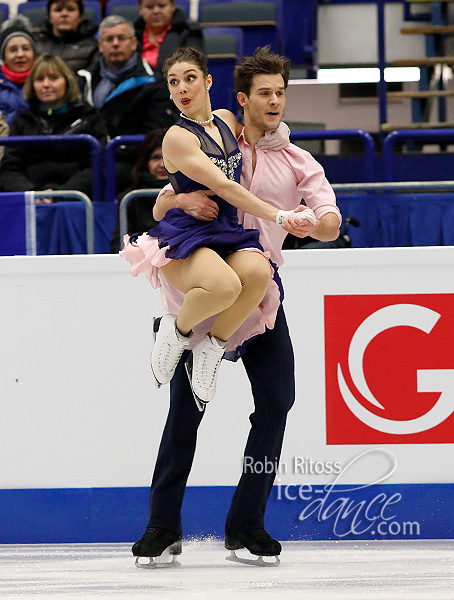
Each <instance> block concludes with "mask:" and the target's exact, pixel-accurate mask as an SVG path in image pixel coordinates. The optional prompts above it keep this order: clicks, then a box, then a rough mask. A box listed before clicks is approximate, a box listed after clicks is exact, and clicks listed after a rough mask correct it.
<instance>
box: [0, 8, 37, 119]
mask: <svg viewBox="0 0 454 600" xmlns="http://www.w3.org/2000/svg"><path fill="white" fill-rule="evenodd" d="M0 54H1V58H2V62H3V64H2V66H1V67H0V112H1V113H2V115H3V116H4V117H5V119H6V123H7V124H8V125H10V124H11V122H12V120H13V119H14V117H15V116H16V114H17V113H18V112H20V111H22V110H25V109H26V108H27V107H28V104H27V102H26V100H25V99H24V95H23V87H24V83H25V81H26V79H27V77H28V75H29V73H30V71H31V68H32V66H33V64H34V62H35V58H36V48H35V42H34V40H33V37H32V33H31V24H30V21H29V20H28V19H27V17H24V16H21V15H19V16H17V17H15V18H14V19H10V20H8V21H5V23H4V24H3V26H2V34H1V41H0Z"/></svg>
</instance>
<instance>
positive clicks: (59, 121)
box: [0, 54, 107, 202]
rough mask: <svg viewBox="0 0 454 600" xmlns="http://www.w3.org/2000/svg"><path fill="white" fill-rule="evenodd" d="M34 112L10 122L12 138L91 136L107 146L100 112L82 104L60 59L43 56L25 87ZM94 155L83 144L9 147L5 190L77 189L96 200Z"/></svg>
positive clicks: (1, 176)
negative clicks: (93, 192) (92, 156)
mask: <svg viewBox="0 0 454 600" xmlns="http://www.w3.org/2000/svg"><path fill="white" fill-rule="evenodd" d="M24 97H25V99H26V100H27V102H28V103H29V108H28V109H26V110H24V111H22V112H20V113H18V114H17V115H16V117H15V118H14V119H13V122H12V123H11V127H10V131H9V134H10V136H20V135H54V134H55V135H69V134H76V133H77V134H80V133H87V134H90V135H92V136H93V137H95V138H97V139H98V140H99V141H100V142H101V144H103V145H105V143H106V138H107V131H106V128H105V125H104V122H103V119H102V117H101V116H100V114H99V113H98V112H97V111H96V110H95V109H94V108H93V107H92V106H90V105H88V104H86V103H84V102H82V100H81V97H80V90H79V87H78V85H77V80H76V77H75V75H74V73H73V72H72V71H71V69H70V68H69V67H68V65H67V64H66V63H65V62H64V61H63V60H62V59H61V58H60V57H59V56H54V55H52V54H43V55H42V56H40V57H39V58H38V59H37V61H36V63H35V64H34V66H33V68H32V70H31V73H30V75H29V77H28V79H27V81H26V82H25V85H24ZM91 181H92V171H91V162H90V152H88V151H87V147H86V146H85V145H81V144H74V145H72V144H71V145H69V144H68V143H66V144H58V143H55V144H52V145H46V146H45V149H44V147H43V145H42V144H38V143H37V144H36V145H35V144H33V145H20V144H17V145H16V144H15V145H14V146H8V147H7V148H6V149H5V155H4V157H3V159H2V161H1V163H0V182H1V187H2V191H4V192H25V191H43V190H44V191H54V190H78V191H81V192H84V193H85V194H87V195H88V196H91V192H92V189H91ZM40 201H41V202H52V199H51V198H46V199H45V200H40Z"/></svg>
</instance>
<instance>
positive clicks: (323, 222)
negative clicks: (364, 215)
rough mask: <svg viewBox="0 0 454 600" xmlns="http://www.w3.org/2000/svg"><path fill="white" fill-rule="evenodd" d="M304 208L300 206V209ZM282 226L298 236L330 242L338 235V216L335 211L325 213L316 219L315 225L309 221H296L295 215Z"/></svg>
mask: <svg viewBox="0 0 454 600" xmlns="http://www.w3.org/2000/svg"><path fill="white" fill-rule="evenodd" d="M304 208H305V207H304V206H302V209H304ZM283 228H284V229H285V231H287V232H288V233H291V234H292V235H294V236H296V237H299V238H304V237H306V236H310V237H312V238H314V239H316V240H319V241H321V242H331V241H333V240H335V239H337V238H338V236H339V217H338V216H337V214H335V213H331V212H330V213H326V214H324V215H323V216H322V217H320V219H317V222H316V224H315V225H313V224H312V223H310V222H309V221H298V220H297V219H296V217H290V219H287V220H286V221H284V224H283Z"/></svg>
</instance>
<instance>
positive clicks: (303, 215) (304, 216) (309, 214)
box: [276, 208, 317, 225]
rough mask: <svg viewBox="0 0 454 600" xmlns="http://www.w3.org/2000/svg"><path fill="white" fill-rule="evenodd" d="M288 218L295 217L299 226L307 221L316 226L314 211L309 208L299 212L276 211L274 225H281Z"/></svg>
mask: <svg viewBox="0 0 454 600" xmlns="http://www.w3.org/2000/svg"><path fill="white" fill-rule="evenodd" d="M290 217H295V219H296V221H297V223H298V222H299V223H300V224H301V223H302V222H303V221H309V223H312V225H316V224H317V217H316V216H315V213H314V211H313V210H312V209H311V208H305V209H304V210H301V211H298V212H296V211H294V210H278V212H277V215H276V225H283V224H284V221H285V219H289V218H290Z"/></svg>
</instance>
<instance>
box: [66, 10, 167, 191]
mask: <svg viewBox="0 0 454 600" xmlns="http://www.w3.org/2000/svg"><path fill="white" fill-rule="evenodd" d="M98 47H99V57H98V60H97V61H96V62H95V64H94V65H93V67H91V68H90V69H81V70H79V71H78V72H77V74H78V76H79V78H80V80H79V81H80V85H81V89H82V92H83V97H84V100H86V101H87V102H88V103H89V104H92V105H93V106H95V107H96V108H97V109H98V110H99V111H100V112H101V114H102V115H103V117H104V121H105V123H106V125H107V129H108V133H109V136H110V137H111V138H114V137H116V136H118V135H137V134H144V133H148V132H149V131H151V130H153V129H157V128H162V127H170V125H172V124H173V123H174V122H175V120H176V117H177V115H176V114H175V112H174V108H173V104H172V103H171V101H170V98H169V92H168V90H167V84H166V82H165V80H164V78H163V77H162V76H161V75H160V74H159V73H157V72H154V71H153V69H152V68H151V67H150V65H149V64H148V63H147V62H146V61H144V60H142V59H141V58H140V56H139V54H138V53H137V38H136V36H135V32H134V27H133V25H132V23H131V22H130V21H128V20H127V19H125V18H124V17H121V16H119V15H110V16H109V17H106V18H105V19H104V20H103V21H102V22H101V24H100V26H99V40H98ZM136 154H137V152H136V150H135V149H131V147H129V148H126V149H124V150H122V151H121V153H120V156H117V173H116V174H117V185H118V189H119V190H121V189H124V188H126V187H127V186H128V184H129V177H130V171H131V168H132V165H133V163H134V161H135V158H136Z"/></svg>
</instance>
